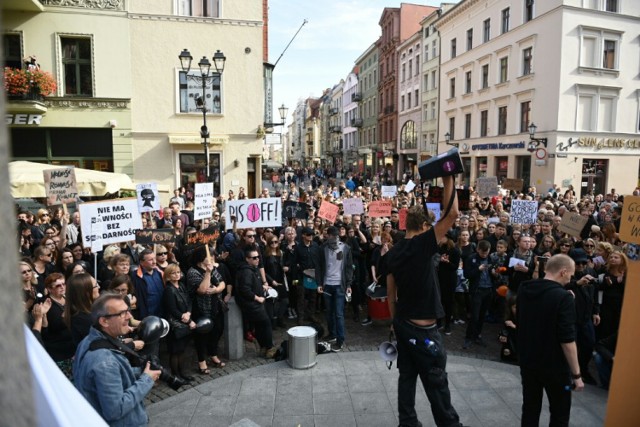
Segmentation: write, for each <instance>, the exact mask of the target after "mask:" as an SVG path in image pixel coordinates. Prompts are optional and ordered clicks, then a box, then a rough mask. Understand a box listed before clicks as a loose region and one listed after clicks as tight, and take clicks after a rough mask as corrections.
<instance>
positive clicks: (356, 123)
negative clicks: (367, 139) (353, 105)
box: [351, 119, 363, 128]
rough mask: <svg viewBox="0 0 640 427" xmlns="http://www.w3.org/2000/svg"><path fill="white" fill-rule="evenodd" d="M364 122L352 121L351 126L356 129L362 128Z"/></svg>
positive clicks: (360, 120)
mask: <svg viewBox="0 0 640 427" xmlns="http://www.w3.org/2000/svg"><path fill="white" fill-rule="evenodd" d="M362 123H363V120H362V119H351V126H353V127H354V128H361V127H362Z"/></svg>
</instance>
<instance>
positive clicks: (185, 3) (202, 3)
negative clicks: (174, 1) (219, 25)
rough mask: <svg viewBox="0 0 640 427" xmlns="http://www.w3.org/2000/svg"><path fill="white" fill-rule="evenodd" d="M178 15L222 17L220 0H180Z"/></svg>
mask: <svg viewBox="0 0 640 427" xmlns="http://www.w3.org/2000/svg"><path fill="white" fill-rule="evenodd" d="M178 15H180V16H205V17H210V18H219V17H220V2H219V1H218V0H178Z"/></svg>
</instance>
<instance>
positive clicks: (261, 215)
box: [224, 197, 282, 229]
mask: <svg viewBox="0 0 640 427" xmlns="http://www.w3.org/2000/svg"><path fill="white" fill-rule="evenodd" d="M224 215H225V218H226V226H227V229H231V228H233V220H232V219H231V217H232V216H233V217H235V218H236V220H237V228H238V229H242V228H255V227H281V226H282V200H281V199H280V198H279V197H271V198H267V199H243V200H227V203H226V204H225V209H224Z"/></svg>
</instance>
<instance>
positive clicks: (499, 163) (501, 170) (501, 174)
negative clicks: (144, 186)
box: [495, 156, 509, 182]
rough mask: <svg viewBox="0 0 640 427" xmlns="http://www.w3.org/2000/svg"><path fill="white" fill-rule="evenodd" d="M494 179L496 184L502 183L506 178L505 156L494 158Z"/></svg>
mask: <svg viewBox="0 0 640 427" xmlns="http://www.w3.org/2000/svg"><path fill="white" fill-rule="evenodd" d="M495 165H496V177H497V178H498V182H502V180H503V179H505V178H506V177H507V174H508V172H509V158H508V157H506V156H501V157H496V160H495Z"/></svg>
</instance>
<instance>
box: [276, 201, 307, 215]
mask: <svg viewBox="0 0 640 427" xmlns="http://www.w3.org/2000/svg"><path fill="white" fill-rule="evenodd" d="M307 207H308V205H307V204H306V203H300V202H291V201H286V202H284V203H283V204H282V210H284V217H285V218H300V219H307V218H309V212H308V211H307Z"/></svg>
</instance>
